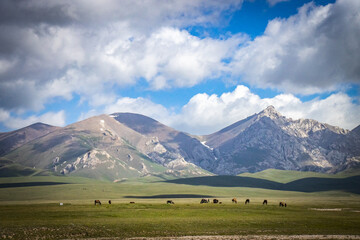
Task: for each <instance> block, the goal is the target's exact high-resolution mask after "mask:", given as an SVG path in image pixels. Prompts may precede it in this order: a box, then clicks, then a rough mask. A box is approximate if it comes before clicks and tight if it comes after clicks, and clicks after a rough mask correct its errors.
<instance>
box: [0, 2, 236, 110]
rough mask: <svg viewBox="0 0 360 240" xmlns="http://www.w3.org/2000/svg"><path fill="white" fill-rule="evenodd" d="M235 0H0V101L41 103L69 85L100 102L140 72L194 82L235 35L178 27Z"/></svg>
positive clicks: (215, 68) (212, 20)
mask: <svg viewBox="0 0 360 240" xmlns="http://www.w3.org/2000/svg"><path fill="white" fill-rule="evenodd" d="M241 4H242V0H228V1H222V2H218V1H215V0H210V1H209V0H199V1H192V0H184V1H175V0H171V1H160V2H159V1H152V0H151V1H145V2H144V1H136V0H135V1H134V0H124V1H115V0H105V1H101V3H100V2H99V1H93V0H90V1H88V0H86V1H71V0H65V1H60V2H57V1H33V0H30V1H26V2H22V1H20V2H16V1H5V2H0V9H2V10H1V14H0V22H1V27H0V46H1V47H0V55H1V58H0V95H1V96H2V97H0V106H1V107H3V108H4V109H7V110H19V109H25V110H29V109H32V110H39V109H42V108H43V107H44V103H45V102H46V101H47V100H49V99H51V98H54V97H63V98H65V99H67V100H68V99H71V97H72V95H73V94H74V93H77V94H79V95H80V96H81V98H82V100H83V101H88V102H89V103H90V105H91V106H98V105H99V104H107V103H109V102H110V101H113V100H114V97H113V96H114V90H113V89H114V88H116V87H122V86H124V85H129V84H135V83H136V82H137V81H138V80H139V79H140V78H145V79H146V80H147V81H148V82H149V84H150V85H151V87H153V88H154V89H162V88H169V87H185V86H193V85H195V84H197V83H199V82H201V81H204V79H205V78H211V77H213V76H215V75H216V74H219V71H221V70H222V69H221V68H222V65H223V64H222V63H221V61H222V59H223V58H224V57H227V55H228V54H229V51H230V50H231V48H232V47H234V45H236V43H237V42H238V41H239V39H240V38H239V37H236V36H235V37H230V38H229V39H226V40H214V39H210V38H207V39H199V38H196V37H193V36H191V35H190V34H189V33H188V32H187V31H184V30H183V31H181V30H179V28H182V27H187V26H193V25H199V24H200V25H207V24H217V23H220V22H222V21H223V20H224V18H223V16H225V15H227V14H231V13H232V12H233V11H235V10H237V9H239V8H240V7H241ZM190 72H191V73H190ZM19 92H20V93H21V94H17V93H19ZM95 92H96V94H94V93H95ZM95 95H96V96H95ZM100 95H101V99H102V100H101V101H98V98H97V96H100ZM109 95H110V96H111V97H109V99H105V98H106V97H107V96H109ZM14 96H16V97H14Z"/></svg>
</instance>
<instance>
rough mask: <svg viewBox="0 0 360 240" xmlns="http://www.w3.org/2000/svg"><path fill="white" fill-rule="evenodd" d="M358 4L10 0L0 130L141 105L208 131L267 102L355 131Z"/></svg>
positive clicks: (350, 0) (164, 118)
mask: <svg viewBox="0 0 360 240" xmlns="http://www.w3.org/2000/svg"><path fill="white" fill-rule="evenodd" d="M359 2H360V1H358V0H338V1H335V0H315V1H307V0H288V1H284V0H252V1H250V0H244V1H243V0H228V1H215V0H214V1H211V0H207V1H205V0H198V1H190V0H189V1H186V0H185V1H175V0H173V1H155V0H154V1H147V2H142V1H136V0H135V1H130V0H129V1H127V0H124V1H114V0H106V1H95V0H90V1H70V0H68V1H60V2H59V1H48V2H46V3H45V2H41V1H35V0H30V1H17V2H14V1H10V0H9V1H7V0H5V1H1V2H0V5H1V6H0V9H2V10H1V11H2V12H0V15H1V17H0V26H1V27H0V31H1V33H0V45H1V47H0V131H10V130H14V129H18V128H21V127H24V126H27V125H30V124H32V123H35V122H39V121H40V122H44V123H48V124H51V125H57V126H65V125H68V124H71V123H74V122H76V121H79V120H82V119H85V118H88V117H91V116H94V115H98V114H102V113H107V114H110V113H113V112H136V113H141V114H144V115H147V116H150V117H153V118H155V119H156V120H159V121H160V122H162V123H165V124H167V125H170V126H172V127H174V128H176V129H179V130H183V131H187V132H190V133H193V134H208V133H212V132H214V131H217V130H219V129H221V128H223V127H225V126H227V125H229V124H232V123H233V122H236V121H238V120H241V119H243V118H245V117H247V116H249V115H252V114H254V113H257V112H259V111H261V110H262V109H264V108H266V107H267V106H268V105H274V106H275V108H276V109H277V110H278V111H280V112H281V113H282V114H283V115H285V116H287V117H291V118H294V119H299V118H312V119H316V120H318V121H321V122H325V123H329V124H332V125H336V126H340V127H342V128H347V129H352V128H354V127H356V126H357V125H359V124H360V120H359V119H360V105H359V104H360V103H359V83H360V70H359V69H360V54H358V53H359V52H360V41H359V40H358V39H360V17H359V16H360V3H359ZM39 16H40V17H39Z"/></svg>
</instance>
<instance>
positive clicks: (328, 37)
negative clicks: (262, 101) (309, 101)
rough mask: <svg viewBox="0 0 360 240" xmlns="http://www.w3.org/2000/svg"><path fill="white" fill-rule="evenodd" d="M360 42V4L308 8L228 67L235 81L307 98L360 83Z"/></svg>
mask: <svg viewBox="0 0 360 240" xmlns="http://www.w3.org/2000/svg"><path fill="white" fill-rule="evenodd" d="M359 39H360V1H358V0H346V1H345V0H338V1H337V2H336V3H334V4H328V5H326V6H315V5H314V3H309V4H306V5H304V6H303V7H301V8H300V9H299V12H298V14H296V15H294V16H291V17H289V18H287V19H274V20H272V21H270V22H269V23H268V25H267V28H266V30H265V33H264V35H262V36H259V37H257V38H255V39H254V40H253V41H250V42H248V43H247V44H246V46H245V47H240V48H239V49H238V51H237V52H236V54H235V56H234V59H233V62H232V63H231V64H230V65H231V67H232V69H233V74H234V76H242V80H244V81H246V82H248V83H250V84H251V85H255V86H258V87H261V88H266V87H270V88H276V89H280V90H282V91H285V92H290V93H297V94H304V95H307V94H312V93H319V92H324V91H329V90H336V89H338V88H339V86H340V84H349V83H357V84H359V82H360V71H359V69H360V54H358V53H359V52H360V41H359ZM342 86H343V85H342Z"/></svg>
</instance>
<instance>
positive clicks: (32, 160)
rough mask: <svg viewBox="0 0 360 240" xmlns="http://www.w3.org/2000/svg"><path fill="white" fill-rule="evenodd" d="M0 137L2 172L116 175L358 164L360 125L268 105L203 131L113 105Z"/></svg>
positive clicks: (328, 168)
mask: <svg viewBox="0 0 360 240" xmlns="http://www.w3.org/2000/svg"><path fill="white" fill-rule="evenodd" d="M0 143H1V145H0V146H1V147H0V150H1V155H0V168H1V169H0V176H5V175H9V174H6V172H12V175H29V174H37V173H39V172H43V173H46V174H48V173H52V174H55V175H56V174H62V175H74V176H82V177H88V178H95V179H103V180H108V181H115V182H116V181H123V180H124V179H130V178H139V177H145V176H146V177H151V176H154V177H159V178H165V179H169V178H179V177H180V178H184V177H197V176H211V175H214V174H219V175H237V174H240V173H245V172H259V171H263V170H266V169H280V170H293V171H312V172H319V173H325V172H326V173H337V172H341V171H344V170H346V171H355V172H357V171H358V169H360V126H359V127H357V128H355V129H353V130H352V131H348V130H344V129H341V128H339V127H335V126H331V125H328V124H324V123H320V122H318V121H315V120H311V119H299V120H292V119H290V118H286V117H285V116H282V115H281V114H280V113H279V112H277V111H276V110H275V108H274V107H272V106H269V107H268V108H266V109H264V110H263V111H261V112H260V113H257V114H254V115H252V116H249V117H248V118H246V119H243V120H241V121H239V122H236V123H234V124H232V125H230V126H228V127H226V128H224V129H222V130H220V131H218V132H215V133H213V134H210V135H206V136H193V135H189V134H187V133H184V132H180V131H177V130H175V129H173V128H170V127H168V126H166V125H164V124H162V123H160V122H158V121H156V120H154V119H152V118H149V117H146V116H143V115H140V114H133V113H113V114H111V115H105V114H103V115H100V116H95V117H92V118H89V119H85V120H83V121H80V122H77V123H74V124H71V125H69V126H66V127H62V128H61V127H53V126H49V125H46V124H41V123H38V124H34V125H31V126H29V127H26V128H23V129H19V130H17V131H13V132H9V133H0ZM10 175H11V174H10ZM270 175H271V174H270ZM292 175H294V176H295V175H296V173H295V172H294V174H292ZM283 180H284V181H285V178H284V179H283Z"/></svg>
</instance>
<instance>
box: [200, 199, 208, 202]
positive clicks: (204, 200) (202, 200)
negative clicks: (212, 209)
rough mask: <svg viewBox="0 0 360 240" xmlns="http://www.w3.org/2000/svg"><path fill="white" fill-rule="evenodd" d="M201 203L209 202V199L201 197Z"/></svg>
mask: <svg viewBox="0 0 360 240" xmlns="http://www.w3.org/2000/svg"><path fill="white" fill-rule="evenodd" d="M200 203H209V200H208V199H205V198H203V199H201V201H200Z"/></svg>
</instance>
